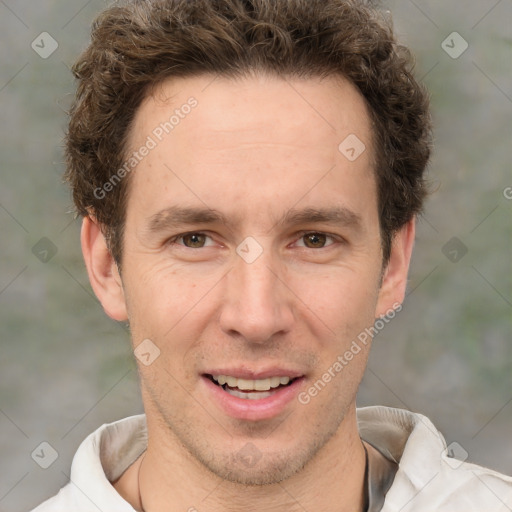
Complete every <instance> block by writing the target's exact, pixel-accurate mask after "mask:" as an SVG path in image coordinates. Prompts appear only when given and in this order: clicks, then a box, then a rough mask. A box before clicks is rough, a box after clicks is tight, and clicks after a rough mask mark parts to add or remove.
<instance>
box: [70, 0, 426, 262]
mask: <svg viewBox="0 0 512 512" xmlns="http://www.w3.org/2000/svg"><path fill="white" fill-rule="evenodd" d="M91 39H92V40H91V43H90V45H89V46H88V48H87V49H86V50H85V51H84V52H83V54H82V55H81V56H80V57H79V59H78V61H77V62H76V64H75V65H74V67H73V72H74V74H75V77H76V78H77V79H78V88H77V92H76V98H75V101H74V104H73V106H72V108H71V112H70V123H69V130H68V133H67V138H66V157H67V171H66V179H67V180H68V181H69V183H70V184H71V187H72V190H73V198H74V202H75V205H76V208H77V211H78V213H79V214H81V215H84V216H86V215H90V214H93V215H94V216H95V217H96V219H97V220H98V222H99V223H100V224H101V225H102V227H103V230H104V233H105V235H106V237H107V240H108V241H109V247H110V250H111V252H112V255H113V257H114V258H115V260H116V262H117V263H118V264H119V265H120V263H121V256H122V240H123V229H124V221H125V209H126V197H127V194H128V184H129V181H130V180H128V179H123V180H121V181H120V182H119V184H118V185H117V186H114V187H112V190H110V191H109V193H108V194H107V195H105V197H102V196H100V197H98V193H97V190H99V189H102V187H103V186H104V184H105V183H107V182H108V181H109V180H111V179H112V176H113V175H114V174H115V173H116V171H117V170H118V169H119V168H120V167H121V166H122V165H123V161H124V159H125V156H126V153H127V148H126V142H127V137H128V133H129V130H130V126H131V124H132V121H133V118H134V114H135V112H136V110H137V108H138V107H139V105H140V104H141V102H142V100H143V99H144V98H145V96H146V95H147V94H148V93H149V92H150V89H151V88H152V87H154V86H155V85H156V84H158V83H161V82H162V81H163V80H166V79H169V78H172V77H190V76H197V75H201V74H205V73H211V74H216V75H217V74H221V75H224V76H232V77H238V76H242V75H246V74H249V73H251V72H253V71H262V72H265V73H270V74H272V75H276V76H279V77H302V78H307V77H327V76H332V75H334V76H343V77H345V78H346V79H348V80H349V81H350V82H351V83H352V84H354V85H355V86H356V87H357V88H358V89H359V91H360V92H361V93H362V95H363V96H364V98H365V100H366V103H367V106H368V107H369V112H370V115H371V120H372V124H373V132H374V133H373V136H374V143H375V144H374V145H375V155H374V157H375V164H376V169H375V173H376V181H377V190H378V207H379V216H380V230H381V238H382V248H383V257H384V262H387V260H388V259H389V255H390V249H391V241H392V237H393V235H394V233H395V232H396V231H397V230H398V229H400V228H401V227H402V226H403V225H404V224H405V223H407V222H408V221H409V220H410V219H411V218H412V217H413V216H414V215H415V214H417V213H418V212H419V211H420V210H421V208H422V203H423V200H424V197H425V195H426V186H425V180H424V171H425V168H426V165H427V162H428V159H429V156H430V142H431V125H430V116H429V111H428V108H429V106H428V96H427V94H426V93H425V91H424V89H423V87H422V86H421V85H419V84H418V83H417V82H416V81H415V79H414V77H413V75H412V58H411V55H410V52H409V51H408V50H407V49H406V48H405V47H403V46H401V45H400V44H398V43H397V41H396V39H395V37H394V35H393V30H392V28H391V25H390V22H389V21H386V18H385V16H384V15H383V14H382V13H380V11H379V10H377V9H376V8H375V7H372V6H371V5H370V3H369V2H365V1H363V0H131V1H126V2H123V3H122V4H119V3H118V4H115V5H114V6H112V7H110V8H108V9H107V10H105V11H103V12H102V13H101V14H100V15H99V16H98V18H97V19H96V20H95V22H94V24H93V27H92V34H91ZM340 142H341V141H340Z"/></svg>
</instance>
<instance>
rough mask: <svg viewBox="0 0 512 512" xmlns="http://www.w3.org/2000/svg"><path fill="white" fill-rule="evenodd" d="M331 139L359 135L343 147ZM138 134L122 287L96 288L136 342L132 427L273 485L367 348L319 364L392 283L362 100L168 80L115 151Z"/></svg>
mask: <svg viewBox="0 0 512 512" xmlns="http://www.w3.org/2000/svg"><path fill="white" fill-rule="evenodd" d="M191 97H193V98H194V100H192V101H191V100H190V98H191ZM187 103H188V104H189V105H193V106H192V107H191V108H185V107H183V106H184V105H186V104H187ZM176 109H178V111H179V112H178V113H177V114H176ZM173 114H176V115H175V119H174V120H173V121H174V122H173V127H172V129H169V126H167V128H168V132H169V133H165V130H163V128H162V126H164V125H162V123H165V122H166V121H169V119H170V118H171V116H172V115H173ZM178 118H179V121H178V120H177V119H178ZM349 135H351V136H352V137H353V136H354V135H355V136H356V137H357V139H359V141H360V142H362V143H363V144H364V145H365V147H366V150H365V151H363V152H362V154H360V156H359V157H358V158H356V159H355V160H354V159H353V158H347V155H349V156H351V157H353V154H352V153H353V152H351V151H350V148H348V152H347V148H346V147H345V146H343V145H342V150H341V151H340V149H339V146H340V143H342V142H343V141H344V140H345V139H346V138H347V137H348V136H349ZM148 137H149V138H150V139H151V140H152V141H153V142H154V143H155V144H152V143H151V142H149V146H151V148H150V150H149V151H147V152H146V151H142V152H141V153H145V156H143V158H141V159H140V162H139V163H138V165H137V167H136V170H134V171H133V172H132V174H131V175H130V178H129V179H130V187H129V198H128V204H127V211H126V229H125V234H124V247H123V266H122V277H121V278H120V280H119V283H120V284H121V286H122V287H121V290H122V291H121V294H120V296H119V297H120V298H118V299H108V300H104V301H102V302H103V303H104V306H105V309H106V310H107V312H109V313H110V314H111V316H114V317H117V318H118V319H120V318H121V317H122V316H123V314H124V313H123V311H124V309H123V308H124V307H125V308H126V315H127V317H128V318H129V322H130V326H131V331H132V337H133V343H134V346H135V347H137V346H139V344H141V343H142V342H144V343H145V345H141V347H145V348H144V353H146V354H147V353H149V354H150V355H149V356H148V355H146V356H145V357H146V361H145V362H146V363H148V362H150V361H151V362H150V364H147V365H146V364H143V363H141V362H140V361H139V362H138V364H139V370H140V377H141V387H142V393H143V399H144V405H145V409H146V413H147V416H148V426H149V427H150V428H151V429H153V432H154V436H158V437H159V439H160V442H161V443H162V445H163V446H180V447H182V449H184V450H185V451H186V452H187V454H188V455H189V456H190V455H191V456H192V457H191V460H194V461H196V462H198V463H200V464H201V465H202V467H206V468H208V469H209V470H211V471H213V472H214V473H215V474H217V475H219V476H221V477H223V478H226V479H228V480H231V481H236V482H240V483H245V484H263V483H271V482H278V481H281V480H283V479H285V478H287V477H289V476H291V475H293V474H294V473H296V472H297V471H298V470H300V469H301V468H303V467H304V466H305V465H306V464H307V463H308V462H309V461H311V460H312V459H314V457H315V455H317V454H318V453H319V452H320V450H321V449H322V448H323V447H325V446H326V445H328V444H329V443H332V442H335V441H334V440H335V439H337V436H338V435H339V432H340V431H341V430H343V428H344V424H345V422H346V421H347V420H346V419H347V417H348V416H349V415H350V414H351V413H352V412H353V410H354V408H355V396H356V392H357V387H358V385H359V383H360V380H361V378H362V375H363V372H364V368H365V365H366V359H367V354H368V349H369V345H370V344H369V343H367V344H366V345H365V344H362V343H360V342H359V344H358V345H359V351H358V352H357V353H356V354H354V352H355V350H353V351H352V352H353V357H352V358H351V360H350V361H347V360H346V358H344V361H345V363H344V364H343V365H342V369H341V370H339V365H338V366H337V365H336V364H335V363H336V361H338V362H339V361H340V359H339V358H340V356H341V357H343V355H344V354H345V353H346V352H347V351H349V350H350V347H351V346H352V347H353V346H354V345H353V342H354V341H355V340H357V339H358V336H359V335H360V334H361V333H362V332H364V331H365V329H366V328H368V327H370V326H372V325H373V322H374V320H375V318H376V317H377V316H379V315H383V314H385V313H386V312H388V311H389V310H390V309H391V308H392V306H393V304H394V303H396V299H397V296H398V295H400V292H399V291H398V292H397V293H394V292H393V289H394V281H393V275H392V271H389V269H388V274H386V272H384V274H383V273H382V272H383V268H382V251H381V244H380V232H379V219H378V212H377V194H376V183H375V179H374V174H373V164H372V159H373V156H372V155H373V149H372V138H371V128H370V121H369V117H368V113H367V110H366V107H365V103H364V100H363V99H362V97H361V96H360V94H359V93H358V92H357V91H356V89H355V88H354V87H353V86H352V85H350V84H349V83H348V82H346V81H343V80H341V79H334V78H332V79H326V80H323V81H321V80H320V79H308V80H293V81H292V80H289V81H286V80H284V79H278V78H269V77H263V76H257V77H251V78H244V79H238V80H236V81H235V80H231V79H227V78H225V79H221V78H216V79H214V78H213V77H212V76H205V77H199V78H198V77H195V78H190V79H180V80H173V81H172V82H166V83H164V84H163V85H162V86H161V87H159V88H158V89H157V90H156V91H155V93H154V94H153V95H152V96H150V97H148V98H147V99H146V100H145V102H144V103H143V104H142V105H141V107H140V109H139V111H138V113H137V115H136V118H135V121H134V124H133V127H132V131H131V137H130V141H129V142H130V153H131V152H132V151H136V150H138V149H139V148H141V147H142V146H144V145H146V146H147V145H148V141H149V139H148ZM350 140H351V141H352V146H353V145H354V140H356V139H354V138H352V139H349V141H350ZM360 142H358V144H360ZM349 146H350V145H349ZM343 148H344V149H343ZM359 148H362V146H357V147H356V154H357V152H359V151H357V150H358V149H359ZM398 252H399V253H400V254H401V252H400V250H399V251H398ZM402 252H403V251H402ZM397 257H398V259H399V260H400V265H401V267H400V272H401V273H403V271H404V268H402V267H404V266H405V267H406V264H404V263H403V261H401V260H402V259H404V258H402V257H401V256H400V255H399V256H397ZM393 258H395V257H394V256H393V255H392V259H391V265H393V261H394V260H393ZM395 259H396V258H395ZM407 261H408V260H407ZM389 272H391V273H389ZM405 273H406V268H405ZM383 275H384V278H383ZM382 278H383V280H382ZM381 284H382V287H381ZM399 299H400V297H399ZM109 300H110V302H109ZM115 300H117V301H118V304H117V305H116V306H115V307H114V306H112V304H114V302H115ZM120 303H122V304H120ZM144 340H150V341H144ZM158 351H159V355H158ZM155 355H158V357H156V359H154V360H153V357H155ZM340 364H341V363H340ZM329 369H330V374H331V379H328V380H329V381H328V382H327V383H326V382H325V381H326V380H327V379H326V378H325V377H323V375H324V374H325V373H326V372H329ZM319 380H321V381H323V383H324V385H323V386H322V385H318V381H319ZM315 383H317V386H316V389H317V391H316V393H315V392H314V391H312V392H310V391H309V390H310V389H311V388H312V387H314V385H315ZM180 449H181V448H180Z"/></svg>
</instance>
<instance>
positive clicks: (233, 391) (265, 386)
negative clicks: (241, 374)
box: [205, 374, 299, 400]
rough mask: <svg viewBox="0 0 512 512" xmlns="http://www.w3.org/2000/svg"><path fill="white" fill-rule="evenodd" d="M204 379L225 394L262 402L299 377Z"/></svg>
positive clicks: (212, 376) (229, 376)
mask: <svg viewBox="0 0 512 512" xmlns="http://www.w3.org/2000/svg"><path fill="white" fill-rule="evenodd" d="M205 377H206V378H207V379H209V380H210V381H211V382H213V383H214V384H216V385H217V386H219V387H220V388H222V389H223V390H224V391H225V392H226V393H228V394H230V395H231V396H234V397H236V398H241V399H243V400H262V399H263V398H269V397H271V396H272V395H274V394H275V393H277V392H278V391H279V390H281V389H283V388H286V387H288V386H290V385H291V384H292V383H293V382H294V381H295V380H297V378H299V377H288V376H284V377H277V376H275V377H267V378H265V379H240V378H237V377H233V376H231V375H210V374H206V375H205Z"/></svg>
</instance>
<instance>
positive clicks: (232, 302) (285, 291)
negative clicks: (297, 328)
mask: <svg viewBox="0 0 512 512" xmlns="http://www.w3.org/2000/svg"><path fill="white" fill-rule="evenodd" d="M278 268H279V267H278V266H276V264H272V261H271V257H270V256H266V255H265V253H264V254H262V255H261V256H260V257H259V258H258V259H257V260H256V261H254V262H252V263H247V262H246V261H244V260H243V259H242V258H240V257H238V256H237V257H236V260H235V264H234V268H233V269H232V270H231V272H228V274H227V275H226V277H225V281H224V289H223V294H224V299H223V305H222V309H221V314H220V327H221V329H222V330H223V331H224V332H225V333H227V334H228V335H230V336H233V337H238V338H241V339H244V340H245V341H246V342H249V343H253V344H254V343H257V344H262V343H265V342H268V341H270V340H272V339H275V338H276V337H277V336H278V335H282V334H285V333H287V332H289V331H290V330H291V327H292V325H293V321H294V314H293V293H292V292H291V290H290V288H289V287H288V286H287V283H286V281H285V277H284V272H282V271H281V272H280V271H279V270H276V269H278Z"/></svg>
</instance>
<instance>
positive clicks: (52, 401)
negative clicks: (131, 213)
mask: <svg viewBox="0 0 512 512" xmlns="http://www.w3.org/2000/svg"><path fill="white" fill-rule="evenodd" d="M105 5H106V3H105V2H102V1H99V0H89V1H76V2H64V1H63V0H39V1H38V2H30V1H29V0H0V29H1V31H2V44H1V46H0V62H1V68H0V112H1V119H2V124H1V125H0V131H1V137H0V151H1V164H0V230H1V234H2V237H1V242H0V262H1V266H0V354H1V355H0V358H1V359H0V454H1V455H0V511H9V512H17V511H24V510H29V509H30V508H32V507H33V506H35V505H36V504H38V503H40V502H41V501H42V500H43V499H45V498H47V497H49V496H51V495H54V494H55V493H56V492H57V491H58V489H60V487H61V486H63V485H64V484H65V483H67V481H68V475H69V468H70V463H71V459H72V456H73V454H74V453H75V451H76V449H77V447H78V445H79V444H80V442H81V441H82V440H83V439H84V438H85V437H86V436H87V435H88V434H89V433H91V432H92V431H93V430H94V429H96V428H97V427H99V426H100V425H101V424H103V423H105V422H111V421H114V420H116V419H119V418H122V417H125V416H129V415H132V414H138V413H140V412H142V407H141V401H140V397H139V392H138V382H137V374H136V369H135V364H134V362H133V356H132V352H131V350H130V345H129V338H128V332H127V330H126V328H125V327H124V326H123V325H119V324H116V323H115V322H113V321H111V320H109V319H108V318H107V317H106V316H105V314H104V313H103V311H102V308H101V306H100V305H99V303H98V302H97V300H96V299H95V297H94V295H93V293H92V291H91V289H90V286H89V284H88V281H87V276H86V272H85V268H84V265H83V262H82V257H81V253H80V247H79V227H80V222H79V221H78V220H74V217H73V215H72V213H70V212H71V210H72V206H71V199H70V195H69V193H68V190H67V189H66V187H65V186H64V185H63V184H62V182H61V175H62V172H63V169H64V168H63V162H62V161H63V157H62V150H61V146H62V137H63V133H64V130H65V126H66V115H65V111H66V109H67V108H68V107H69V105H70V98H71V95H72V93H73V80H72V77H71V74H70V71H69V66H70V65H71V63H72V62H73V60H74V59H75V58H76V56H77V55H78V53H79V52H80V51H81V50H82V49H83V48H84V47H85V45H86V44H87V41H88V34H89V27H90V23H91V21H92V19H93V18H94V16H95V15H96V14H97V13H98V12H99V11H100V10H101V9H102V8H104V7H105ZM384 5H385V6H386V7H388V8H389V10H390V11H391V12H392V13H393V17H394V20H395V26H396V29H397V32H398V34H399V36H400V38H401V39H402V40H403V41H404V42H405V43H406V44H408V45H409V46H410V47H411V48H412V50H413V51H414V53H415V54H416V56H417V68H416V73H417V76H418V77H420V78H421V79H422V80H423V81H424V82H425V84H426V85H427V87H428V89H429V90H430V92H431V95H432V105H433V115H434V121H435V126H436V132H435V139H436V140H435V144H436V149H435V154H434V158H433V160H432V164H431V167H430V174H429V178H430V181H431V182H432V185H433V188H434V189H435V190H436V192H435V193H434V195H433V196H432V197H431V198H430V200H429V202H428V204H427V208H426V212H425V215H424V216H423V218H422V219H420V220H419V225H418V233H417V241H416V246H415V254H414V256H413V264H412V269H411V272H410V283H409V290H408V295H407V298H406V301H405V303H404V309H403V311H402V312H401V313H400V314H399V315H397V317H396V318H395V319H394V320H393V321H392V322H391V323H390V324H389V325H388V326H387V327H386V328H385V329H384V330H383V331H382V332H381V333H380V334H379V336H378V337H377V338H376V339H375V342H374V348H373V352H372V355H371V358H370V362H369V367H368V370H367V373H366V376H365V379H364V381H363V384H362V386H361V389H360V393H359V406H364V405H373V404H382V405H389V406H395V407H401V408H406V409H410V410H413V411H417V412H421V413H423V414H425V415H426V416H428V417H429V418H431V419H432V421H433V422H434V424H435V425H436V426H437V427H438V428H439V429H440V430H441V432H443V434H444V435H445V437H446V440H447V442H448V443H457V444H456V445H453V446H456V447H457V449H456V454H458V455H459V456H461V457H462V456H463V457H465V456H466V454H467V457H468V459H469V460H470V461H473V462H476V463H479V464H482V465H486V466H490V467H493V468H495V469H497V470H499V471H501V472H504V473H507V474H512V443H511V442H510V436H511V433H512V344H511V331H512V329H511V327H512V314H511V312H512V272H511V270H512V269H511V261H512V254H511V252H512V250H511V249H512V244H511V240H512V222H511V220H512V216H511V213H512V175H511V172H510V162H511V160H512V158H511V157H512V151H511V145H512V144H511V142H512V140H511V125H512V124H511V117H512V116H511V113H512V82H511V80H510V76H511V62H512V58H511V57H512V55H511V53H512V51H511V50H512V35H511V33H510V20H511V19H512V2H510V0H500V1H496V0H489V1H487V0H480V1H473V2H466V1H462V0H453V1H450V2H446V1H442V0H435V1H434V0H424V1H421V2H420V0H416V1H412V0H400V1H398V0H396V1H389V2H385V3H384ZM43 442H47V443H49V444H50V445H51V446H52V447H53V449H54V450H55V452H56V455H55V456H57V455H58V456H57V458H56V460H55V461H54V462H53V463H52V464H51V465H50V466H49V467H48V468H47V469H44V468H43V467H41V461H40V460H39V461H38V460H37V459H38V458H37V453H40V452H41V449H45V450H46V453H47V454H48V453H50V452H51V453H52V454H53V451H51V450H49V449H48V448H45V446H46V445H42V447H41V443H43ZM53 458H55V457H53ZM49 461H50V460H49V459H48V460H47V462H49ZM43 465H44V464H43Z"/></svg>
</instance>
